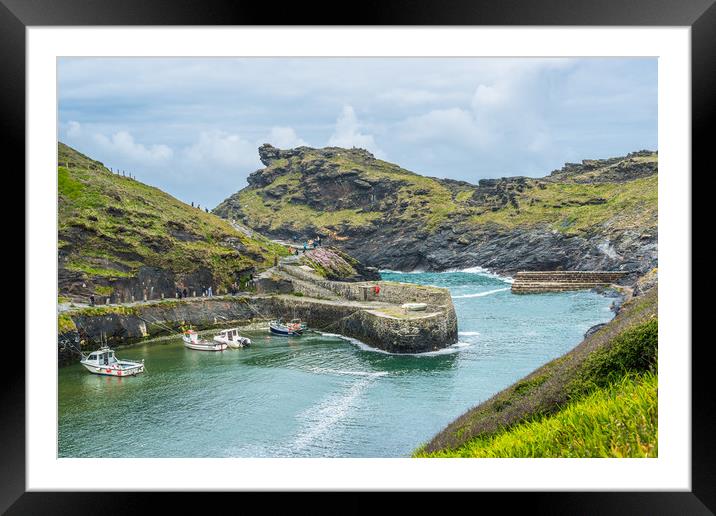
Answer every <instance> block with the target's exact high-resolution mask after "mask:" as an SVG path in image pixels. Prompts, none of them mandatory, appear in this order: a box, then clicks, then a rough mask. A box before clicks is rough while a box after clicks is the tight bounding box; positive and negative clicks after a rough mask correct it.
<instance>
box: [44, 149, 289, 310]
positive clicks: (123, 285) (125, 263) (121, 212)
mask: <svg viewBox="0 0 716 516" xmlns="http://www.w3.org/2000/svg"><path fill="white" fill-rule="evenodd" d="M58 151H59V156H58V164H59V167H58V170H57V174H58V247H59V253H58V269H59V270H58V283H59V294H60V296H61V297H65V298H70V299H73V300H77V301H81V302H87V300H88V297H89V295H90V294H94V295H95V297H96V298H97V302H98V303H104V301H105V300H106V299H110V300H111V302H128V301H132V300H133V299H132V298H133V297H134V300H137V301H139V300H142V299H143V298H144V296H145V295H146V296H147V297H148V298H149V299H158V298H160V297H161V295H162V294H163V295H164V296H165V297H174V294H175V289H176V287H177V286H179V287H181V288H184V287H186V288H187V290H188V291H189V292H190V295H191V292H192V291H197V292H199V294H200V293H201V288H202V287H209V286H212V287H213V289H214V292H217V291H218V290H219V289H221V290H222V291H226V289H228V288H230V286H231V285H233V284H234V282H241V281H242V276H243V275H248V274H249V273H253V272H254V271H256V270H260V269H263V268H266V267H268V266H270V265H273V258H274V256H275V255H277V254H287V251H286V250H285V249H284V248H283V246H279V245H277V244H274V243H272V242H270V241H268V240H267V239H265V238H263V237H260V236H258V235H255V236H253V237H252V236H248V235H246V234H244V233H241V232H239V231H237V230H236V229H234V228H233V227H232V226H231V225H230V224H229V223H228V222H226V221H225V220H222V219H220V218H219V217H217V216H216V215H213V214H210V213H205V212H204V211H203V210H200V209H197V208H194V207H191V206H189V205H187V204H184V203H183V202H181V201H179V200H177V199H175V198H174V197H172V196H170V195H168V194H166V193H164V192H162V191H161V190H159V189H157V188H153V187H151V186H148V185H146V184H143V183H141V182H139V181H136V180H134V179H130V178H129V177H124V176H121V175H118V174H114V173H112V172H111V171H110V170H108V169H107V168H106V167H104V165H102V163H100V162H98V161H94V160H92V159H90V158H88V157H87V156H85V155H83V154H81V153H79V152H77V151H76V150H74V149H72V148H70V147H68V146H66V145H64V144H62V143H60V144H59V148H58Z"/></svg>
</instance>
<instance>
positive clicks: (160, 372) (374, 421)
mask: <svg viewBox="0 0 716 516" xmlns="http://www.w3.org/2000/svg"><path fill="white" fill-rule="evenodd" d="M382 276H383V279H385V280H390V281H404V282H411V283H419V284H424V285H435V286H439V287H446V288H448V289H449V290H450V292H451V294H452V297H453V303H454V305H455V310H456V312H457V317H458V329H459V334H458V335H459V342H458V343H457V344H455V345H453V346H450V347H448V348H445V349H442V350H440V351H436V352H431V353H424V354H420V355H395V354H389V353H386V352H383V351H379V350H376V349H374V348H371V347H368V346H366V345H364V344H362V343H360V342H357V341H351V340H348V339H344V338H341V337H340V336H337V335H330V334H317V333H308V334H306V335H304V336H301V337H290V338H287V337H278V336H271V335H269V334H268V331H266V330H253V331H246V332H245V335H246V336H248V337H250V338H251V340H252V342H253V344H252V346H250V347H248V348H244V349H238V350H231V349H229V350H226V351H224V352H218V353H211V352H201V351H192V350H189V349H186V348H185V347H184V346H183V344H182V342H181V339H180V338H176V339H174V338H172V339H160V340H156V341H153V342H151V341H149V342H146V343H143V344H139V345H136V346H132V347H127V348H122V349H120V350H119V351H118V353H117V354H118V355H119V357H120V358H127V359H138V360H141V359H144V360H145V364H146V373H144V374H142V375H139V376H137V377H130V378H116V377H103V376H95V375H91V374H89V373H88V372H87V371H86V370H85V369H84V368H82V366H80V365H79V364H73V365H71V366H67V367H61V368H60V369H59V373H58V376H59V386H58V387H59V390H58V398H59V399H58V408H59V436H58V437H59V442H58V455H59V456H60V457H407V456H410V454H411V453H412V451H414V450H415V449H416V448H417V447H418V446H420V445H421V444H422V443H424V442H426V441H427V440H429V439H430V438H431V437H432V436H433V435H434V434H435V433H437V432H438V431H439V430H441V429H442V428H443V427H445V426H446V425H447V424H448V423H450V422H451V421H452V420H453V419H455V418H456V417H457V416H459V415H460V414H462V413H463V412H465V411H466V410H467V409H469V408H470V407H472V406H474V405H476V404H478V403H479V402H481V401H483V400H485V399H487V398H489V397H491V396H492V395H493V394H495V393H496V392H498V391H500V390H502V389H504V388H505V387H507V386H509V385H510V384H512V383H514V382H515V381H517V380H518V379H520V378H521V377H523V376H525V375H527V374H528V373H530V372H531V371H533V370H534V369H535V368H537V367H539V366H540V365H542V364H544V363H545V362H548V361H549V360H552V359H554V358H556V357H558V356H560V355H562V354H564V353H565V352H567V351H569V350H570V349H572V348H573V347H574V346H576V345H577V344H578V343H579V342H580V341H581V340H582V337H583V335H584V332H585V331H587V330H588V329H589V328H590V327H592V326H594V325H596V324H598V323H603V322H607V321H608V320H610V319H611V318H612V316H613V312H612V310H611V309H610V306H611V305H612V303H613V301H614V300H613V299H612V298H609V297H605V296H603V295H600V294H597V293H595V292H589V291H579V292H561V293H545V294H533V295H517V294H512V293H511V292H510V282H509V281H510V280H509V279H507V278H501V277H499V276H495V275H491V274H487V273H485V272H483V271H481V270H480V269H475V270H467V271H459V272H441V273H397V272H384V273H383V274H382ZM209 335H211V333H209Z"/></svg>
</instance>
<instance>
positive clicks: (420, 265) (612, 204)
mask: <svg viewBox="0 0 716 516" xmlns="http://www.w3.org/2000/svg"><path fill="white" fill-rule="evenodd" d="M259 154H260V157H261V161H262V162H263V163H264V165H266V167H265V168H264V169H261V170H258V171H256V172H254V173H253V174H251V175H250V176H249V178H248V182H249V186H248V187H247V188H244V189H243V190H241V191H239V192H237V193H236V194H234V195H232V196H230V197H229V198H227V199H226V200H225V201H223V202H222V203H221V204H220V205H219V206H217V207H216V208H215V209H214V213H216V214H217V215H220V216H222V217H225V218H230V219H236V220H239V221H241V222H243V223H244V224H246V225H248V226H249V227H251V228H253V229H256V230H258V231H260V232H262V233H264V234H267V235H271V236H273V237H276V238H282V239H289V240H296V241H303V240H305V239H309V238H313V237H315V235H317V234H319V235H321V236H322V238H323V239H324V241H325V240H327V241H328V242H330V243H331V244H332V245H335V246H338V247H341V248H342V249H344V250H345V251H347V252H348V253H349V254H351V255H352V256H355V257H356V258H358V259H359V260H360V261H362V262H364V263H366V265H369V266H374V267H379V268H388V269H398V270H415V269H422V270H445V269H451V268H466V267H473V266H481V267H485V268H488V269H491V270H494V271H496V272H501V273H508V274H510V273H514V272H515V271H518V270H523V269H527V270H553V269H575V270H612V269H613V270H625V271H630V272H633V273H634V276H635V275H637V274H641V273H643V272H646V271H648V270H651V269H652V268H654V267H655V266H656V265H657V170H658V159H657V154H656V153H654V152H650V151H639V152H634V153H631V154H629V155H627V156H624V157H620V158H612V159H607V160H585V161H583V162H582V163H580V164H574V163H568V164H566V165H565V166H564V167H563V168H562V169H560V170H556V171H554V172H552V173H551V174H550V175H549V176H546V177H543V178H527V177H509V178H501V179H484V180H481V181H479V183H478V184H477V185H474V184H470V183H467V182H463V181H454V180H449V179H437V178H432V177H425V176H420V175H418V174H415V173H413V172H410V171H407V170H405V169H402V168H401V167H399V166H397V165H394V164H391V163H388V162H385V161H382V160H378V159H375V158H374V157H373V155H372V154H370V153H369V152H367V151H365V150H362V149H342V148H337V147H327V148H324V149H313V148H309V147H299V148H296V149H290V150H280V149H277V148H275V147H272V146H270V145H263V146H262V147H261V148H260V149H259Z"/></svg>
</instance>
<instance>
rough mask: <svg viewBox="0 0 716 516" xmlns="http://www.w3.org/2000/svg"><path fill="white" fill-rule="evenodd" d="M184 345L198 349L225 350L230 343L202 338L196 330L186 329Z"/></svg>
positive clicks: (183, 338) (183, 335)
mask: <svg viewBox="0 0 716 516" xmlns="http://www.w3.org/2000/svg"><path fill="white" fill-rule="evenodd" d="M181 338H182V340H183V341H184V346H185V347H187V348H189V349H196V350H198V351H224V350H225V349H226V348H227V347H228V345H227V344H225V343H223V342H214V341H211V340H206V339H202V338H200V337H199V334H198V333H197V332H196V331H195V330H186V331H185V332H184V333H183V334H182V336H181Z"/></svg>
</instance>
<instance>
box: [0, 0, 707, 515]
mask: <svg viewBox="0 0 716 516" xmlns="http://www.w3.org/2000/svg"><path fill="white" fill-rule="evenodd" d="M715 1H716V0H681V1H670V0H502V1H498V0H491V1H483V2H477V1H475V0H452V1H450V2H445V1H443V2H435V1H431V2H412V1H409V0H401V1H387V0H384V1H380V0H366V1H363V2H360V3H357V4H352V5H351V6H350V9H349V10H347V11H346V10H343V9H342V8H341V6H340V5H338V3H336V2H312V3H310V4H306V3H298V2H295V3H291V4H285V5H281V6H280V7H277V6H276V5H274V4H273V3H259V2H237V1H229V0H221V1H220V0H203V1H196V0H122V1H121V2H120V1H114V2H113V1H111V0H0V70H2V80H1V81H0V120H1V121H2V125H3V126H4V129H5V131H4V132H5V134H4V138H3V142H2V145H3V146H4V147H6V152H5V153H4V156H5V157H6V158H7V157H8V156H11V157H13V158H15V163H16V165H15V166H16V170H25V154H24V149H25V146H24V139H23V135H24V134H25V102H26V99H25V47H26V44H25V30H26V28H28V27H32V26H83V25H98V26H107V25H157V26H166V25H185V26H191V25H304V24H305V25H312V26H315V25H345V24H346V22H347V21H348V20H349V21H350V24H351V25H445V26H459V25H463V26H465V25H504V26H508V25H523V26H524V25H548V26H559V25H569V26H688V27H691V45H692V47H691V50H692V55H691V64H692V68H691V71H692V164H693V166H692V169H693V170H699V171H700V172H701V174H707V173H709V170H708V169H707V168H706V166H707V163H708V161H707V160H709V161H710V155H711V154H712V152H710V151H711V149H710V147H712V144H711V143H710V142H709V138H708V136H707V134H708V131H707V129H708V128H709V125H710V123H711V121H712V120H713V119H714V112H715V109H714V105H715V102H714V99H715V98H716V5H714V2H715ZM684 174H685V180H687V178H688V175H689V171H685V172H684ZM702 177H703V176H702ZM693 178H694V176H693V172H691V179H692V181H693ZM692 192H693V190H692ZM702 195H703V194H702ZM695 201H696V200H695V199H694V201H693V202H692V205H695V204H696V202H695ZM694 222H696V221H694ZM693 234H694V233H693V232H692V235H693ZM26 237H27V235H26ZM28 274H32V271H29V270H27V268H26V269H25V275H26V277H27V275H28ZM31 301H32V300H31V299H30V300H28V305H27V306H31V305H30V304H29V303H31ZM692 320H693V317H692ZM697 320H698V318H697ZM710 344H711V339H705V340H704V341H702V342H698V341H694V342H692V343H688V342H684V343H682V345H683V346H684V348H685V349H688V348H687V346H689V345H691V352H692V407H691V413H692V457H691V467H692V490H691V491H690V492H656V491H654V492H585V493H575V492H556V493H545V492H530V493H479V494H478V493H473V494H470V496H471V497H472V496H477V497H478V499H477V501H478V503H480V504H481V505H482V506H484V507H485V508H487V507H490V506H492V504H491V503H490V502H496V503H498V504H501V505H502V506H503V507H504V506H507V507H510V508H513V509H514V507H515V506H523V507H524V508H525V509H528V510H529V511H530V512H532V513H549V514H713V513H714V511H716V447H714V446H713V445H712V443H711V441H712V439H713V438H714V436H716V428H715V424H714V421H716V408H715V407H716V403H715V402H714V396H713V394H712V393H713V390H712V389H711V385H710V383H707V381H708V380H707V378H708V376H709V371H708V369H709V367H710V361H709V360H708V355H709V346H710ZM5 353H6V355H5V358H6V360H8V361H9V362H10V363H12V364H14V366H13V367H12V368H10V369H9V370H7V368H6V370H5V371H4V372H3V375H2V384H3V385H2V389H1V390H0V396H2V405H1V406H2V422H1V423H0V439H1V441H0V442H1V446H2V448H1V449H2V455H1V456H0V476H1V477H2V481H1V482H0V510H2V511H6V510H7V514H56V513H68V514H84V513H88V514H89V513H92V514H94V513H96V512H97V511H98V509H99V508H101V512H103V513H105V514H106V513H113V512H115V511H116V512H119V511H120V510H121V511H122V512H123V513H127V512H128V511H135V510H141V509H145V508H146V507H147V505H146V503H147V498H149V497H154V496H157V495H154V494H149V493H132V494H131V495H123V494H120V493H113V494H112V496H111V497H110V499H113V500H118V499H121V500H122V504H121V507H120V506H117V505H116V504H103V503H102V501H103V500H106V494H104V493H96V492H94V493H86V492H85V493H80V492H75V493H70V492H62V493H47V492H43V493H40V492H32V493H30V492H25V472H26V469H25V373H24V371H25V367H24V365H25V354H24V349H23V348H21V347H19V346H8V347H6V350H5ZM8 355H9V356H8ZM19 364H22V367H20V366H19ZM98 473H100V472H98ZM206 494H207V495H208V496H212V497H215V496H217V494H216V493H213V494H212V493H206ZM304 495H305V494H302V495H301V496H304ZM239 496H241V497H242V498H243V499H244V500H245V501H244V502H242V505H244V506H245V507H248V505H247V504H249V503H251V502H255V501H257V500H254V499H253V498H255V497H256V496H258V495H252V496H251V497H250V498H252V499H251V500H246V497H247V494H246V493H241V494H239ZM350 496H351V497H352V498H354V499H355V502H349V501H347V500H345V501H343V506H344V507H346V509H345V510H342V511H341V512H347V511H351V512H358V511H360V512H365V511H368V510H372V509H374V508H375V507H374V506H373V503H372V502H371V501H369V500H368V499H369V498H370V496H368V497H366V496H360V497H358V495H357V494H352V495H350ZM270 497H272V498H271V499H272V500H274V501H275V500H276V498H275V495H273V494H272V495H270ZM221 498H222V499H225V496H222V497H221ZM366 498H368V499H366ZM462 502H464V500H463V501H455V502H453V503H462ZM161 503H162V509H163V510H164V511H165V512H168V511H171V510H174V509H176V508H181V507H183V506H184V505H185V504H186V498H185V497H184V496H177V495H176V494H174V495H172V496H163V497H162V500H161ZM216 503H221V502H219V501H216V500H214V501H213V502H212V505H210V506H209V507H211V506H214V507H217V508H218V506H217V505H214V504H216ZM294 503H295V502H294ZM299 503H300V502H299ZM467 503H470V504H473V503H475V502H474V500H471V501H469V502H467ZM245 504H246V505H245ZM401 504H403V505H402V508H403V509H404V510H412V509H413V508H418V507H420V506H423V505H424V496H420V495H417V494H416V495H413V497H411V498H410V500H404V501H402V502H401ZM488 504H489V505H488ZM311 507H312V512H316V511H320V510H321V507H318V506H317V504H314V503H312V504H311ZM324 509H325V508H324ZM329 510H330V509H329Z"/></svg>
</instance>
